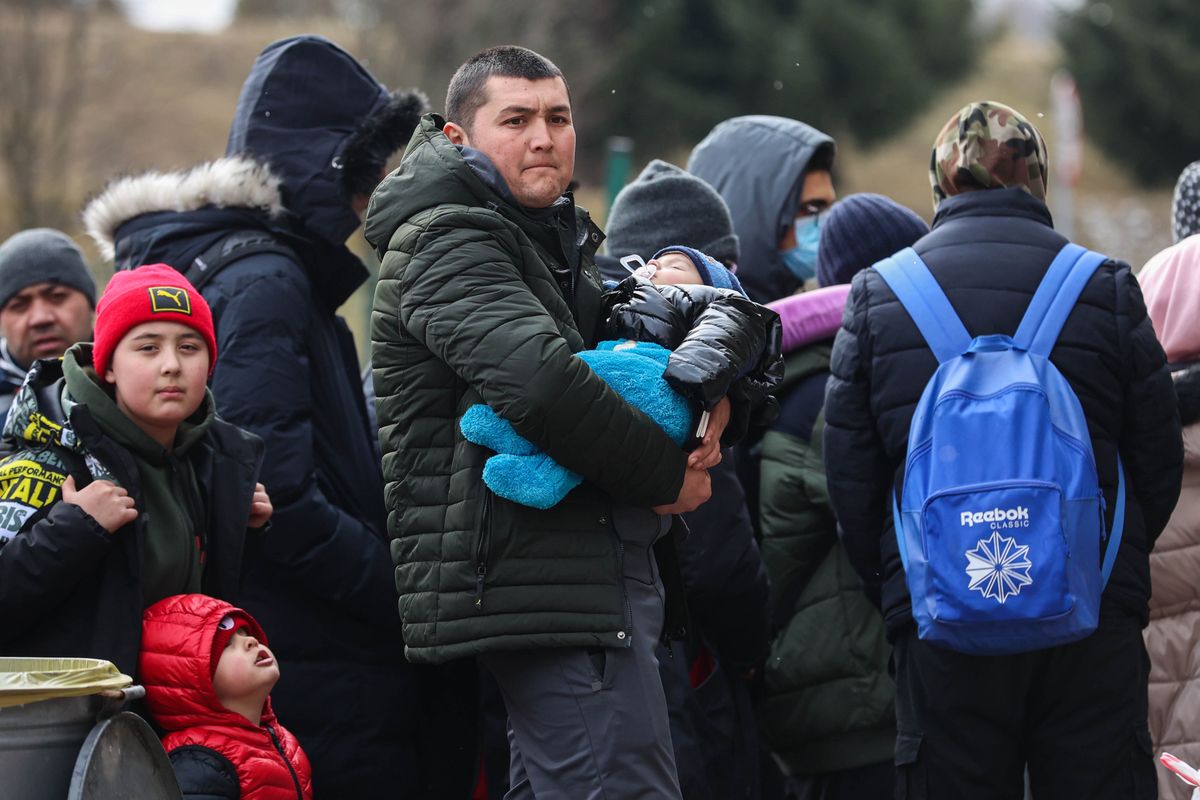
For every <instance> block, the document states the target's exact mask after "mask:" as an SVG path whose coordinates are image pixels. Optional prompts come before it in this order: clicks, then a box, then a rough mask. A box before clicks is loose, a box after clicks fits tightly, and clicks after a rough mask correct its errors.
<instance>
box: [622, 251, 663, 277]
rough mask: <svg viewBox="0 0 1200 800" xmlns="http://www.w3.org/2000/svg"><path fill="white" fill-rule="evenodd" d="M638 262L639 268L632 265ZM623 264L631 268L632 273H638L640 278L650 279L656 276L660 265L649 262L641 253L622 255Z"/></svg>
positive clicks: (628, 268)
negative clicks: (643, 258)
mask: <svg viewBox="0 0 1200 800" xmlns="http://www.w3.org/2000/svg"><path fill="white" fill-rule="evenodd" d="M631 264H637V265H638V266H637V268H636V269H635V268H634V267H632V266H630V265H631ZM621 266H622V267H624V268H625V269H627V270H629V273H630V274H631V275H636V276H638V277H639V278H643V279H645V280H650V279H652V278H653V277H654V273H656V272H658V266H657V265H655V264H647V263H646V262H645V261H644V260H642V257H641V256H639V255H629V256H622V257H621Z"/></svg>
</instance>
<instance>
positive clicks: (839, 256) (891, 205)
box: [817, 192, 929, 286]
mask: <svg viewBox="0 0 1200 800" xmlns="http://www.w3.org/2000/svg"><path fill="white" fill-rule="evenodd" d="M927 233H929V226H928V225H926V224H925V220H923V219H921V218H920V217H918V216H917V215H916V214H915V213H913V211H911V210H910V209H907V208H905V207H904V206H902V205H900V204H899V203H897V202H895V201H894V200H892V199H891V198H888V197H884V196H883V195H881V194H869V193H865V192H864V193H862V194H852V195H850V196H849V197H846V198H845V199H843V200H839V201H838V202H837V203H835V204H834V205H833V208H831V209H829V211H828V213H826V215H825V217H824V218H823V219H822V220H821V244H820V246H819V248H818V249H817V282H818V283H820V285H821V286H834V285H837V284H840V283H849V282H850V279H851V278H853V277H854V276H855V274H856V273H858V272H859V271H860V270H864V269H866V268H867V267H869V266H871V265H872V264H874V263H875V262H876V261H879V260H880V259H884V258H887V257H888V256H890V255H891V254H892V253H895V252H896V251H897V250H903V249H904V248H905V247H908V246H910V245H911V244H912V243H913V242H915V241H916V240H917V239H920V238H921V237H922V236H924V235H925V234H927Z"/></svg>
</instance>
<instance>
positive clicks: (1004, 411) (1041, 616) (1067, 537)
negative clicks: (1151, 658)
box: [875, 244, 1125, 655]
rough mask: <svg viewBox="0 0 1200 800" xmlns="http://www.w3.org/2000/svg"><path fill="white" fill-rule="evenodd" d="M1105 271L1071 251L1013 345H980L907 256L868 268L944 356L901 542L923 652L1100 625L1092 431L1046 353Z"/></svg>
mask: <svg viewBox="0 0 1200 800" xmlns="http://www.w3.org/2000/svg"><path fill="white" fill-rule="evenodd" d="M1104 261H1105V257H1104V256H1102V255H1100V254H1098V253H1093V252H1090V251H1088V250H1085V249H1084V248H1082V247H1080V246H1079V245H1075V244H1067V245H1066V246H1065V247H1063V249H1062V250H1061V251H1060V252H1059V254H1058V255H1057V256H1056V257H1055V259H1054V261H1053V263H1051V264H1050V268H1049V269H1048V270H1047V272H1046V276H1045V277H1044V278H1043V279H1042V282H1041V284H1040V285H1039V286H1038V289H1037V292H1036V293H1035V294H1034V296H1033V300H1032V301H1031V302H1030V304H1029V308H1028V310H1026V312H1025V316H1024V318H1023V319H1022V320H1021V325H1020V327H1019V328H1018V329H1017V332H1016V334H1015V335H1014V336H1012V337H1008V336H1002V335H987V336H977V337H975V338H974V339H972V338H971V336H970V334H968V333H967V330H966V328H965V327H963V324H962V321H961V320H959V318H958V316H957V315H956V314H955V313H954V309H953V308H952V307H951V305H950V301H949V300H947V299H946V295H945V293H944V292H942V289H941V287H940V286H938V283H937V281H936V280H935V279H934V277H933V275H932V274H930V272H929V268H928V267H927V266H926V265H925V262H923V261H922V260H921V258H920V256H918V255H917V254H916V252H915V251H913V249H912V248H906V249H904V250H901V251H900V252H899V253H896V254H895V255H894V256H892V257H891V258H886V259H884V260H883V261H881V262H879V263H878V264H876V265H875V270H876V271H877V272H878V273H879V274H880V275H881V276H882V277H883V279H884V280H885V281H886V282H887V284H888V286H890V287H891V289H892V291H893V292H895V293H896V297H898V298H899V299H900V302H901V303H902V304H903V306H904V308H905V310H906V311H907V312H908V314H909V316H911V317H912V319H913V322H915V323H916V325H917V328H918V329H920V331H921V335H922V336H924V337H925V341H926V343H927V344H928V345H929V348H930V349H931V350H932V351H933V354H934V355H935V356H937V360H938V363H939V366H938V369H937V372H935V373H934V374H933V377H932V378H930V380H929V383H928V384H927V385H926V386H925V391H924V393H923V394H922V395H921V400H920V402H919V403H918V404H917V408H916V411H915V412H914V413H913V419H912V427H911V428H910V430H909V435H908V457H907V460H906V462H905V470H904V478H903V488H902V489H901V492H900V499H899V503H897V501H896V498H895V496H893V499H892V509H893V514H894V517H895V525H896V542H897V544H898V545H899V548H900V558H901V560H902V561H903V563H904V570H905V574H906V576H907V579H908V591H909V595H910V596H911V598H912V609H913V618H914V619H915V620H916V623H917V633H918V635H919V636H920V638H921V639H922V640H925V641H928V642H932V643H935V644H938V645H941V646H944V647H947V648H950V649H952V650H956V651H958V652H961V653H970V654H978V655H1002V654H1009V653H1020V652H1026V651H1030V650H1039V649H1041V648H1045V647H1052V646H1054V645H1059V644H1064V643H1066V642H1072V641H1075V640H1077V639H1082V638H1083V637H1084V636H1087V635H1088V634H1089V633H1091V632H1092V631H1093V630H1095V629H1096V625H1097V622H1098V619H1099V613H1100V595H1101V593H1102V592H1103V591H1104V586H1105V584H1107V583H1108V576H1109V573H1110V572H1111V571H1112V566H1113V562H1114V560H1115V558H1116V554H1117V549H1118V547H1119V546H1120V542H1121V531H1122V527H1123V523H1124V516H1125V480H1124V470H1123V469H1122V468H1121V464H1120V461H1119V459H1118V463H1117V474H1118V475H1119V476H1120V477H1119V480H1118V488H1117V507H1116V509H1115V514H1114V517H1113V531H1112V536H1111V537H1108V538H1109V539H1110V541H1109V542H1108V546H1107V548H1106V549H1105V552H1104V561H1103V564H1102V563H1101V559H1100V550H1101V544H1102V542H1103V541H1104V540H1105V538H1106V536H1105V526H1104V495H1103V493H1102V492H1101V491H1100V485H1099V481H1098V479H1097V477H1096V460H1095V456H1094V455H1093V453H1092V442H1091V438H1090V437H1089V435H1088V427H1087V420H1086V419H1085V418H1084V415H1083V408H1082V407H1081V406H1080V405H1079V398H1078V397H1076V396H1075V392H1074V391H1073V390H1072V389H1071V386H1070V384H1068V383H1067V380H1066V379H1065V378H1064V377H1063V376H1062V373H1060V372H1059V371H1058V369H1057V368H1055V366H1054V365H1053V364H1052V363H1050V351H1051V350H1052V349H1053V348H1054V343H1055V341H1056V340H1057V339H1058V334H1059V332H1060V331H1061V330H1062V326H1063V323H1065V322H1066V319H1067V316H1068V315H1069V314H1070V313H1071V309H1072V308H1073V307H1074V306H1075V301H1076V300H1077V299H1078V298H1079V294H1080V292H1081V291H1083V287H1084V284H1086V283H1087V282H1088V279H1089V278H1090V277H1091V276H1092V274H1093V273H1094V272H1095V271H1096V268H1097V267H1098V266H1099V265H1100V264H1102V263H1104Z"/></svg>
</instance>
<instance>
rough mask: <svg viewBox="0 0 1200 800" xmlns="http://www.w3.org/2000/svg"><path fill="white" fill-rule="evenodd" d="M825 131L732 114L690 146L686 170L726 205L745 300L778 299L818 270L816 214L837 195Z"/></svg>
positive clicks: (833, 147)
mask: <svg viewBox="0 0 1200 800" xmlns="http://www.w3.org/2000/svg"><path fill="white" fill-rule="evenodd" d="M836 151H837V147H836V145H835V143H834V141H833V138H832V137H830V136H829V135H827V134H825V133H823V132H821V131H819V130H817V129H816V128H813V127H812V126H810V125H806V124H805V123H803V122H800V121H798V120H794V119H788V118H786V117H772V116H763V115H756V116H748V117H734V118H733V119H727V120H725V121H724V122H721V123H720V124H718V125H717V126H716V127H715V128H713V129H712V131H710V132H709V134H708V136H706V137H705V138H704V140H703V141H701V142H700V144H698V145H696V147H695V149H693V150H692V154H691V157H690V158H689V159H688V164H687V169H688V172H690V173H692V174H693V175H695V176H696V177H698V178H702V179H703V180H705V181H707V182H708V183H709V184H711V185H712V187H713V188H714V189H716V190H717V192H718V193H719V194H720V195H721V197H722V198H723V199H724V200H725V202H726V204H728V206H729V212H730V214H731V215H732V217H733V228H734V232H735V233H736V234H737V237H738V240H739V242H740V243H741V260H740V261H739V262H738V278H739V279H741V281H742V285H743V286H745V288H746V292H747V293H748V294H749V295H750V299H751V300H754V301H755V302H759V303H766V302H770V301H771V300H778V299H780V298H782V297H786V296H787V295H790V294H793V293H795V292H797V291H799V290H800V289H802V288H803V286H804V283H805V281H807V280H809V279H810V278H813V277H814V276H815V275H816V264H817V248H818V245H819V244H820V241H821V214H822V212H823V211H825V209H827V208H829V206H830V205H832V204H833V202H834V200H836V199H837V193H836V192H835V190H834V187H833V176H832V169H833V159H834V156H835V154H836Z"/></svg>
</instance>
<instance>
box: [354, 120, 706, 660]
mask: <svg viewBox="0 0 1200 800" xmlns="http://www.w3.org/2000/svg"><path fill="white" fill-rule="evenodd" d="M442 125H443V121H442V119H441V118H440V117H437V116H435V115H429V116H427V117H426V118H425V119H424V120H422V123H421V125H420V126H419V127H418V129H417V131H416V133H415V134H414V135H413V139H412V142H411V143H410V144H409V147H408V150H407V152H406V153H405V156H404V160H403V162H402V163H401V165H400V167H399V169H397V170H396V171H395V172H393V173H392V174H391V175H390V176H388V177H387V178H386V179H385V180H384V182H383V183H382V184H381V185H380V187H379V188H378V190H376V192H375V194H374V196H373V197H372V198H371V204H370V207H369V209H368V213H367V225H366V236H367V240H368V241H369V242H370V243H371V244H372V246H374V247H375V249H376V251H377V252H378V253H379V254H380V258H381V262H382V263H381V266H380V280H379V285H378V288H377V289H376V293H375V306H374V312H373V313H372V316H371V339H372V357H371V358H372V364H373V367H374V381H375V389H376V393H377V398H378V399H377V404H378V406H377V407H378V411H379V428H380V432H379V433H380V441H381V444H382V448H383V472H384V479H385V481H386V484H387V486H386V494H385V497H386V501H387V507H388V533H389V535H390V537H391V539H392V557H393V559H394V560H395V562H396V564H397V567H396V582H397V586H398V588H399V591H400V614H401V619H402V622H403V625H404V641H405V646H406V653H407V656H408V658H409V659H410V660H412V661H417V662H440V661H444V660H447V659H450V658H455V657H458V656H464V655H474V654H477V653H482V652H487V651H492V650H511V649H523V648H537V647H562V646H575V647H597V646H608V647H625V646H628V645H629V641H630V639H629V634H628V632H629V631H630V619H629V611H628V606H627V603H626V601H625V596H624V590H623V584H622V580H621V574H622V564H621V559H622V547H621V543H620V540H619V539H618V537H617V534H616V531H615V530H614V528H613V526H612V522H611V519H612V514H611V508H612V505H613V504H614V503H619V504H628V505H635V506H642V507H649V506H654V505H659V504H665V503H671V502H674V500H675V499H676V497H677V496H678V494H679V490H680V487H681V486H682V484H683V475H684V469H685V465H686V455H685V454H684V453H683V452H682V451H681V450H680V449H679V448H678V447H676V446H675V445H674V444H673V443H671V441H670V440H669V439H668V438H667V436H666V434H664V433H663V432H662V430H661V429H660V428H659V427H658V426H657V425H655V424H654V423H653V422H652V421H651V420H650V419H649V418H648V417H647V416H645V415H644V414H642V413H641V412H640V411H637V410H636V409H633V408H632V407H630V406H629V405H627V404H626V403H625V402H624V401H623V400H621V398H620V397H619V396H618V395H617V394H616V393H615V392H614V391H613V390H612V389H610V388H609V387H608V385H607V384H606V383H605V382H604V381H603V380H601V379H600V378H599V377H597V376H596V375H595V374H594V373H592V371H591V370H590V369H589V368H588V367H587V366H586V365H585V364H584V363H583V362H582V361H580V360H579V359H577V358H573V357H572V353H576V352H578V351H580V350H584V349H586V348H589V347H592V346H593V345H594V344H595V336H596V332H597V329H598V324H597V323H598V322H599V318H600V314H601V301H600V294H601V292H600V284H599V278H598V274H597V272H596V267H595V265H594V263H593V254H594V253H595V250H596V248H597V247H598V246H599V244H600V241H601V239H602V238H603V237H602V234H601V233H600V231H599V229H597V228H596V226H595V225H594V224H593V223H592V222H591V219H590V218H589V217H588V215H587V213H586V212H584V211H583V210H581V209H577V208H576V207H575V206H574V203H573V201H572V200H571V198H570V196H569V195H566V196H564V197H563V198H561V199H560V200H559V201H558V202H557V203H555V204H554V205H553V206H551V207H550V208H547V209H524V208H521V207H520V206H518V205H517V204H516V203H515V202H513V200H512V199H511V195H510V194H509V193H508V190H507V187H506V186H504V184H503V181H502V180H501V179H500V178H499V176H498V174H496V173H495V168H494V167H493V166H492V165H490V163H489V162H487V160H486V158H485V157H483V156H482V154H480V153H478V152H476V151H471V150H469V149H468V150H467V151H466V155H467V157H469V158H470V160H471V163H470V164H468V162H467V160H465V159H464V152H463V151H461V150H460V149H459V148H458V147H456V146H455V145H454V144H452V143H451V142H450V140H449V139H447V138H446V137H445V136H444V135H443V134H442V132H441V128H442ZM475 403H486V404H487V405H489V406H490V407H491V408H492V409H494V410H495V411H496V412H497V413H498V414H499V415H500V416H502V417H504V418H505V419H507V420H509V421H510V422H511V423H512V425H513V427H514V428H515V429H516V431H517V432H518V433H519V434H521V435H522V436H524V437H525V438H526V439H528V440H529V441H531V442H532V443H533V444H534V445H535V446H537V447H538V448H539V449H540V450H542V451H543V452H545V453H547V454H549V455H550V456H551V457H552V458H553V459H554V460H555V461H557V462H558V463H560V464H562V465H563V466H565V467H567V468H568V469H571V470H573V471H575V472H578V473H580V474H582V475H583V476H584V477H585V479H586V480H585V483H584V484H583V485H582V486H580V487H579V488H578V489H576V490H575V491H574V492H572V493H571V494H570V495H569V496H568V497H567V498H566V499H565V500H563V501H562V502H561V503H559V504H558V505H557V506H555V507H554V508H552V509H549V510H547V511H538V510H535V509H532V508H527V507H524V506H519V505H516V504H513V503H510V502H508V501H505V500H503V499H501V498H498V497H495V496H493V495H492V494H491V493H490V492H489V491H488V490H487V489H486V488H485V486H484V483H483V480H482V471H483V463H484V461H485V460H486V459H487V458H488V457H489V456H490V455H491V451H489V450H486V449H484V448H481V447H478V446H476V445H473V444H471V443H469V442H467V441H466V440H465V439H463V436H462V433H461V432H460V431H459V427H458V421H459V419H460V418H461V417H462V415H463V412H464V411H466V409H467V408H468V407H469V406H471V405H473V404H475ZM664 542H665V544H666V545H668V546H669V547H667V548H657V549H656V550H657V552H659V555H660V566H662V567H663V572H664V580H666V579H668V577H669V576H668V573H669V572H672V569H671V568H670V567H668V566H666V565H664V564H663V562H662V560H661V559H662V557H663V555H664V553H666V552H668V551H670V552H673V543H672V542H671V541H669V540H664ZM664 542H660V545H662V544H664ZM667 613H668V622H667V628H668V630H670V629H671V628H672V627H675V626H677V625H678V618H677V617H675V618H673V616H672V615H673V611H672V608H671V603H670V602H668V612H667Z"/></svg>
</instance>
